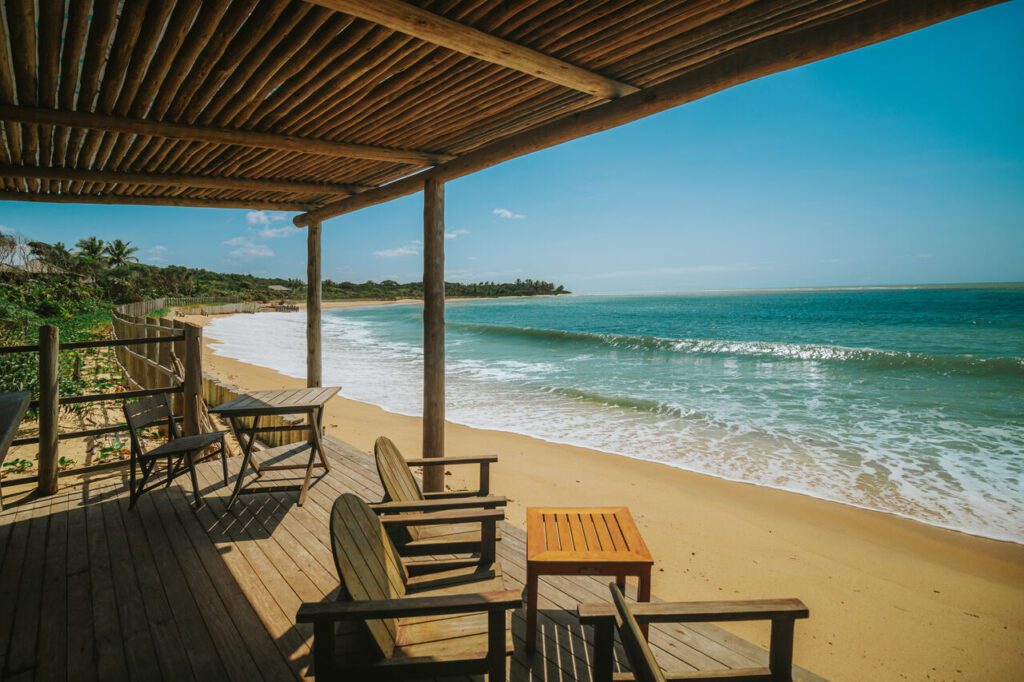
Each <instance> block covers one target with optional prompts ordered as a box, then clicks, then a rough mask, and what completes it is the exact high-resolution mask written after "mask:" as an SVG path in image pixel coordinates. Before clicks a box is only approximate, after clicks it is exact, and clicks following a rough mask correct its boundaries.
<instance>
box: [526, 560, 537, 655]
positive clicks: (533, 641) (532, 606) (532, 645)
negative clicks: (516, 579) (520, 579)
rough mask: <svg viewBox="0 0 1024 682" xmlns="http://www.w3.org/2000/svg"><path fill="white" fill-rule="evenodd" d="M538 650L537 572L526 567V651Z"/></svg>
mask: <svg viewBox="0 0 1024 682" xmlns="http://www.w3.org/2000/svg"><path fill="white" fill-rule="evenodd" d="M536 648H537V571H536V570H534V569H533V568H530V566H529V565H527V567H526V650H527V651H533V650H534V649H536Z"/></svg>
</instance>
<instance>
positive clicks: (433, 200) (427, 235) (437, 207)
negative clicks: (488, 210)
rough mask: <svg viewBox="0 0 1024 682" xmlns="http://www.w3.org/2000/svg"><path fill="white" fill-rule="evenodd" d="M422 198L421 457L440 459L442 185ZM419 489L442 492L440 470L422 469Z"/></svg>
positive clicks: (427, 187)
mask: <svg viewBox="0 0 1024 682" xmlns="http://www.w3.org/2000/svg"><path fill="white" fill-rule="evenodd" d="M423 195H424V200H423V456H424V457H444V183H443V182H440V181H438V180H434V179H429V178H428V179H427V180H426V182H425V183H424V186H423ZM423 490H424V492H441V491H443V490H444V467H440V466H433V467H424V470H423Z"/></svg>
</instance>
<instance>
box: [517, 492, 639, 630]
mask: <svg viewBox="0 0 1024 682" xmlns="http://www.w3.org/2000/svg"><path fill="white" fill-rule="evenodd" d="M652 566H654V559H653V558H652V557H651V553H650V551H649V550H648V549H647V545H646V544H644V540H643V538H642V537H640V531H639V530H638V529H637V527H636V524H635V523H633V517H632V515H630V513H629V509H627V508H626V507H529V508H527V510H526V648H527V649H529V650H532V649H533V648H534V647H535V646H536V637H537V579H538V578H539V577H540V576H542V575H605V576H613V577H614V578H615V581H616V582H617V583H618V584H619V587H625V585H626V576H636V577H637V578H638V579H639V581H640V584H639V586H638V587H637V592H636V598H637V601H650V600H651V567H652ZM646 634H647V630H646V627H645V628H644V635H646Z"/></svg>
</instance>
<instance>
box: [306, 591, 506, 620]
mask: <svg viewBox="0 0 1024 682" xmlns="http://www.w3.org/2000/svg"><path fill="white" fill-rule="evenodd" d="M522 603H523V598H522V594H521V593H520V592H517V591H516V590H501V591H497V592H480V593H477V594H454V595H448V596H443V597H406V598H404V599H372V600H359V601H336V602H317V603H305V604H302V605H301V606H300V607H299V611H298V613H297V614H296V615H295V620H296V622H298V623H322V622H339V621H347V620H367V619H371V618H407V617H410V616H440V615H445V614H452V613H476V612H481V611H506V610H509V609H515V608H519V606H521V605H522Z"/></svg>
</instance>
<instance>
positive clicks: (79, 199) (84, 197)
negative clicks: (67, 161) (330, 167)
mask: <svg viewBox="0 0 1024 682" xmlns="http://www.w3.org/2000/svg"><path fill="white" fill-rule="evenodd" d="M0 201H31V202H34V203H44V204H103V205H111V204H112V205H118V204H122V205H125V206H181V207H187V208H244V209H248V210H250V211H308V210H309V209H310V204H302V203H298V202H293V201H262V200H256V199H254V200H252V201H244V200H234V199H231V200H226V199H191V198H189V197H145V196H132V197H128V196H119V195H117V194H103V195H99V194H48V193H45V192H11V191H8V190H5V191H0Z"/></svg>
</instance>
